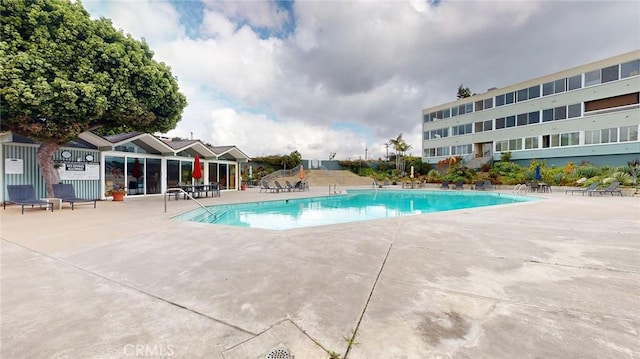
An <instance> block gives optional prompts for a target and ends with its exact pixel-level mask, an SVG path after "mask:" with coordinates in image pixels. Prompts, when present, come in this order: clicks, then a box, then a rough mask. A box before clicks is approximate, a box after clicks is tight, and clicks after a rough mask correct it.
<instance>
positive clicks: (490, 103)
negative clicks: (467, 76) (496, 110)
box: [484, 97, 493, 110]
mask: <svg viewBox="0 0 640 359" xmlns="http://www.w3.org/2000/svg"><path fill="white" fill-rule="evenodd" d="M490 108H493V97H492V98H488V99H486V100H484V109H485V110H488V109H490Z"/></svg>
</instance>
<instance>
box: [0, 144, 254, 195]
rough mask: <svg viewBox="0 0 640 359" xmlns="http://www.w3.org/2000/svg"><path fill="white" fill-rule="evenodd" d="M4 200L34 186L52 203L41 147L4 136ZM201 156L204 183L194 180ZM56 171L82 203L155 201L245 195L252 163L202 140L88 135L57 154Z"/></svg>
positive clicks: (239, 153)
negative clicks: (17, 188) (196, 192)
mask: <svg viewBox="0 0 640 359" xmlns="http://www.w3.org/2000/svg"><path fill="white" fill-rule="evenodd" d="M0 142H1V143H2V146H1V147H0V156H1V158H2V176H1V177H0V181H1V183H0V185H1V186H2V189H3V190H2V196H3V198H2V200H8V196H7V193H6V186H7V185H14V184H32V185H33V186H34V187H35V189H36V193H37V194H38V195H39V196H41V197H46V189H45V183H44V178H43V176H42V174H41V173H40V168H39V167H38V163H37V161H36V152H37V149H38V146H39V144H38V143H37V142H35V141H33V140H31V139H28V138H25V137H23V136H19V135H16V134H13V133H11V132H4V133H1V134H0ZM196 155H197V156H198V157H199V159H200V168H201V173H202V178H200V179H199V180H195V179H193V178H192V176H191V175H192V171H193V164H194V160H195V157H196ZM53 160H54V162H55V167H56V168H57V169H58V171H59V173H60V180H61V182H62V183H71V184H73V185H74V187H75V189H76V195H77V196H78V197H85V198H101V199H107V198H108V196H109V193H110V190H112V189H114V188H124V189H126V191H127V196H152V195H161V194H162V193H165V191H166V190H167V188H172V187H176V186H178V185H187V184H193V183H196V182H197V183H201V184H213V183H218V184H219V185H220V189H221V190H222V191H230V190H238V189H240V181H241V176H240V164H241V163H243V162H248V161H249V157H248V156H247V155H246V154H244V153H243V152H242V151H241V150H240V149H238V148H237V147H236V146H210V145H208V144H205V143H203V142H202V141H200V140H179V141H172V140H171V139H168V138H163V137H159V136H155V135H152V134H148V133H142V132H130V133H123V134H119V135H114V136H100V135H97V134H95V133H93V132H84V133H82V134H80V136H78V138H77V139H75V140H73V141H71V142H69V143H67V144H66V145H64V146H62V147H61V148H60V149H59V150H58V151H56V153H55V155H54V158H53Z"/></svg>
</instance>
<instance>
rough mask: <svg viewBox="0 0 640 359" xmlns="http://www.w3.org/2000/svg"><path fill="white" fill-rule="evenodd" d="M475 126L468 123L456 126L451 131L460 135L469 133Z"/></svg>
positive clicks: (452, 134) (454, 134)
mask: <svg viewBox="0 0 640 359" xmlns="http://www.w3.org/2000/svg"><path fill="white" fill-rule="evenodd" d="M472 128H473V126H472V125H471V124H470V123H467V124H466V125H459V126H454V127H453V128H452V129H451V131H452V133H451V136H460V135H466V134H467V133H471V132H472V131H471V130H472Z"/></svg>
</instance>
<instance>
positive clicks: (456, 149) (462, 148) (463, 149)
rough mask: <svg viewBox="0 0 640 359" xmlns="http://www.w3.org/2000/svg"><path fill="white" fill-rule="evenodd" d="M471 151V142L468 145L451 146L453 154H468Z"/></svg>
mask: <svg viewBox="0 0 640 359" xmlns="http://www.w3.org/2000/svg"><path fill="white" fill-rule="evenodd" d="M470 153H471V144H468V145H459V146H453V147H451V155H452V156H456V155H468V154H470Z"/></svg>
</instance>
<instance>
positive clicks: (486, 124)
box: [483, 120, 493, 131]
mask: <svg viewBox="0 0 640 359" xmlns="http://www.w3.org/2000/svg"><path fill="white" fill-rule="evenodd" d="M483 130H484V131H491V130H493V120H486V121H484V122H483Z"/></svg>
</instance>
